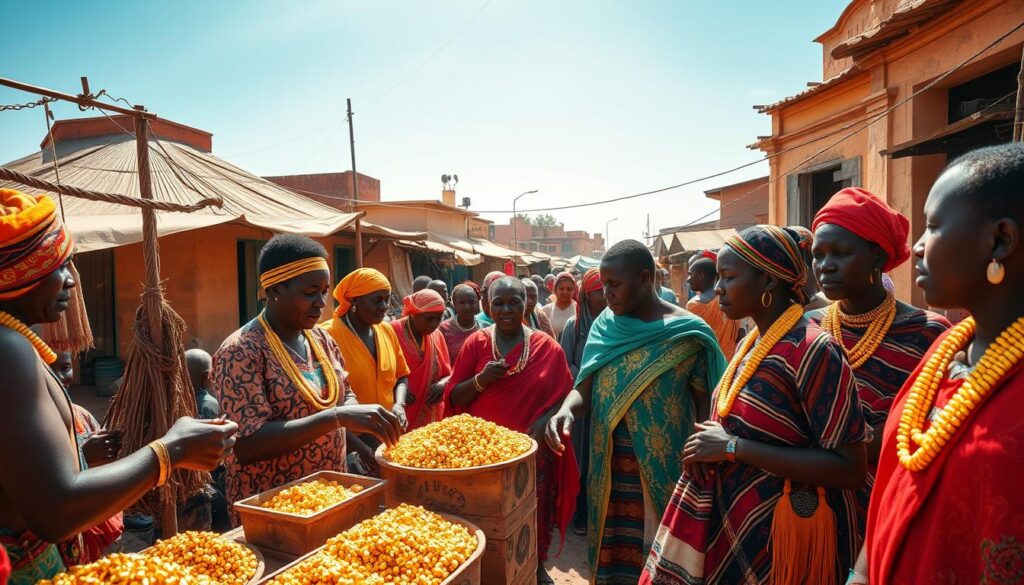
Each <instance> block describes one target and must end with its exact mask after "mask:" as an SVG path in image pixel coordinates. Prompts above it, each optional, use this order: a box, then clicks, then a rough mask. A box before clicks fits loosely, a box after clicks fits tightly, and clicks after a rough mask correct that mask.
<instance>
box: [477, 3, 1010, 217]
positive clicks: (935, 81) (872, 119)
mask: <svg viewBox="0 0 1024 585" xmlns="http://www.w3.org/2000/svg"><path fill="white" fill-rule="evenodd" d="M1022 28H1024V22H1022V23H1020V24H1018V25H1017V26H1015V27H1013V28H1012V29H1011V30H1009V31H1008V32H1006V33H1004V34H1003V35H1000V36H999V37H998V38H996V39H995V40H994V41H992V42H991V43H989V44H988V45H986V46H985V47H983V48H982V49H981V50H979V51H978V52H976V53H974V54H973V55H971V56H969V57H967V58H966V59H964V60H963V61H961V62H960V63H959V64H957V65H956V66H954V67H953V68H952V69H948V70H947V71H945V72H944V73H943V74H942V75H940V76H939V77H936V78H935V79H933V80H932V81H931V82H929V83H928V84H927V85H925V86H924V87H922V88H920V89H918V90H917V91H915V92H914V93H912V94H910V95H909V96H907V97H905V98H903V99H902V100H900V101H899V102H897V103H895V104H893V105H892V106H890V107H888V108H886V109H885V110H882V111H881V112H880V113H878V114H876V115H875V116H873V117H869V118H865V119H864V120H861V121H859V122H853V123H850V124H847V125H845V126H843V127H841V128H838V129H836V130H834V131H832V132H829V133H828V134H825V135H823V136H820V137H817V138H813V139H811V140H808V141H806V142H803V143H800V144H797V145H794V146H791V147H789V148H786V149H783V150H781V151H778V152H774V153H771V154H769V155H766V156H764V157H762V158H761V159H759V160H756V161H753V162H750V163H747V164H744V165H740V166H738V167H733V168H732V169H729V170H726V171H722V172H719V173H714V174H712V175H708V176H705V177H701V178H699V179H692V180H690V181H686V182H683V183H679V184H677V185H672V186H670V187H664V188H661V189H655V190H653V191H645V192H643V193H636V194H633V195H625V196H621V197H615V198H612V199H605V200H602V201H591V202H589V203H580V204H576V205H564V206H560V207H547V208H537V209H523V210H517V211H520V212H522V213H532V212H537V211H563V210H566V209H578V208H583V207H592V206H595V205H604V204H606V203H615V202H617V201H624V200H627V199H635V198H637V197H644V196H646V195H653V194H656V193H662V192H664V191H669V190H672V189H678V188H680V187H684V186H686V185H692V184H694V183H699V182H701V181H705V180H707V179H712V178H715V177H720V176H722V175H726V174H729V173H733V172H735V171H738V170H740V169H743V168H746V167H749V166H753V165H755V164H757V163H760V162H763V161H766V160H769V159H771V158H774V157H778V156H780V155H782V154H785V153H787V152H791V151H793V150H795V149H797V148H802V147H804V146H807V145H809V144H813V143H815V142H818V141H820V140H823V139H825V138H830V137H832V136H835V135H836V134H838V133H840V132H843V131H844V130H847V129H849V128H852V127H854V126H858V125H861V124H863V125H861V126H860V127H859V128H857V129H855V130H853V131H851V132H849V133H847V134H845V135H843V136H842V137H841V138H840V139H839V140H836V141H835V142H832V143H830V144H829V145H828V146H826V147H824V148H822V149H820V150H818V151H817V152H815V153H814V154H812V155H811V156H809V157H807V158H806V159H804V160H803V161H801V162H800V163H798V164H797V165H795V166H793V167H791V168H790V169H788V170H787V171H785V172H783V173H779V174H778V175H776V177H775V178H772V179H769V180H768V182H766V183H762V184H760V185H758V186H757V187H755V188H754V189H751V190H750V191H748V192H746V193H744V194H743V195H741V196H739V197H737V198H736V199H734V200H732V201H730V202H729V203H727V204H722V205H721V206H720V207H719V209H718V210H715V211H712V212H709V213H706V214H704V215H702V216H700V217H698V218H697V219H695V220H693V221H691V222H689V223H687V224H683V225H682V226H680V227H688V226H691V225H693V224H695V223H699V222H700V221H702V220H704V219H707V218H708V217H711V216H712V215H714V214H715V213H719V212H720V211H721V210H722V209H724V208H726V207H728V206H730V205H734V204H736V203H738V202H739V201H741V200H742V199H744V198H745V197H748V196H750V195H752V194H753V193H756V192H757V191H759V190H760V189H761V188H762V187H764V186H766V185H771V184H772V183H774V182H775V181H777V180H779V178H781V177H783V176H786V175H789V174H790V173H792V172H793V171H795V170H797V169H799V168H800V167H802V166H804V165H805V164H807V163H809V162H811V161H812V160H814V159H815V158H817V157H818V156H820V155H821V154H823V153H825V152H827V151H828V150H830V149H832V148H834V147H835V146H837V145H839V144H841V143H843V142H845V141H846V140H848V139H849V138H851V137H853V136H855V135H857V134H859V133H860V132H862V131H864V130H866V129H867V128H869V127H870V126H871V125H872V124H874V123H875V122H877V121H879V120H881V119H882V118H884V117H886V116H888V115H889V113H890V112H892V111H893V110H895V109H897V108H899V107H901V106H903V105H904V104H906V103H907V102H909V101H910V100H912V99H914V98H915V97H917V96H918V95H920V94H921V93H923V92H925V91H928V90H930V89H931V88H933V87H935V86H936V85H937V84H939V83H941V82H942V81H943V80H945V79H946V78H947V77H949V76H950V75H952V74H954V73H956V72H957V71H959V70H960V69H962V68H963V67H964V66H966V65H967V64H968V63H970V62H971V61H973V60H975V59H977V58H978V57H980V56H981V55H983V54H985V53H986V52H988V51H989V50H991V49H992V48H994V47H996V46H997V45H999V44H1000V43H1002V42H1003V41H1004V40H1006V39H1007V38H1008V37H1009V36H1010V35H1012V34H1014V33H1015V32H1017V31H1018V30H1020V29H1022ZM478 213H512V211H510V210H488V211H478Z"/></svg>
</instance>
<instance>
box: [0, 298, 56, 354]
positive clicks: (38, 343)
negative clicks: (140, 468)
mask: <svg viewBox="0 0 1024 585" xmlns="http://www.w3.org/2000/svg"><path fill="white" fill-rule="evenodd" d="M0 325H3V326H4V327H7V328H10V329H14V330H15V331H17V332H18V333H20V334H22V335H24V336H25V338H26V339H28V341H29V343H31V344H32V347H34V348H36V353H38V354H39V357H41V358H43V361H44V362H46V365H50V364H52V363H53V362H55V361H57V354H56V353H55V352H54V351H53V350H52V349H50V346H49V345H46V342H45V341H43V340H42V339H39V336H38V335H36V334H35V333H34V332H33V331H32V330H31V329H29V327H28V325H25V324H24V323H22V322H21V321H19V320H18V318H17V317H15V316H14V315H11V314H10V313H8V312H6V311H0Z"/></svg>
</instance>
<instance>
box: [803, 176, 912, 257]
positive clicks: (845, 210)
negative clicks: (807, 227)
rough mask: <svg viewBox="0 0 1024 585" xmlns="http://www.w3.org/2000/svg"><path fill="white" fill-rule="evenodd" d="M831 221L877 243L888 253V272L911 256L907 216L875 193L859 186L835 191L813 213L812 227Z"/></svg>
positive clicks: (816, 228)
mask: <svg viewBox="0 0 1024 585" xmlns="http://www.w3.org/2000/svg"><path fill="white" fill-rule="evenodd" d="M826 223H830V224H833V225H837V226H839V227H842V228H846V229H848V230H850V231H851V232H853V233H855V234H857V235H858V236H860V237H861V238H864V239H865V240H867V241H869V242H872V243H875V244H878V246H879V247H880V248H882V250H883V251H884V252H885V254H886V256H887V257H888V261H887V262H886V264H885V266H884V267H883V268H882V271H883V272H889V271H890V270H892V269H893V268H896V267H897V266H899V265H900V264H903V263H904V262H906V261H907V259H908V258H910V246H908V245H907V237H908V236H909V235H910V220H908V219H907V218H906V216H904V215H903V214H902V213H900V212H898V211H896V210H895V209H893V208H891V207H889V205H888V204H886V202H885V201H883V200H882V199H881V198H880V197H878V196H877V195H875V194H873V193H871V192H870V191H865V190H864V189H860V188H858V187H848V188H846V189H843V190H842V191H840V192H838V193H836V194H835V195H833V196H832V198H831V199H829V200H828V203H826V204H825V206H824V207H822V208H821V211H819V212H818V215H816V216H814V223H813V224H812V225H811V229H813V230H814V231H818V226H820V225H822V224H826Z"/></svg>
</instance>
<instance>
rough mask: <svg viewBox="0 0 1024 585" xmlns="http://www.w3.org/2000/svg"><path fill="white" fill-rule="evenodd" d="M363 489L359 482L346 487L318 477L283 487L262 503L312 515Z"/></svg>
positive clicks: (268, 506) (291, 512) (289, 511)
mask: <svg viewBox="0 0 1024 585" xmlns="http://www.w3.org/2000/svg"><path fill="white" fill-rule="evenodd" d="M361 491H363V486H361V485H358V484H353V485H352V486H351V487H345V486H343V485H341V484H340V483H338V482H336V481H330V480H323V479H317V480H313V481H307V482H305V483H300V484H298V485H293V486H292V487H290V488H286V489H283V490H281V491H280V492H278V493H277V494H275V495H274V497H273V498H271V499H269V500H267V501H266V502H263V503H262V504H260V505H261V506H262V507H264V508H267V509H269V510H274V511H275V512H287V513H289V514H298V515H300V516H312V515H313V514H316V513H317V512H319V511H321V510H324V509H326V508H329V507H331V506H333V505H334V504H337V503H339V502H344V501H345V500H347V499H349V498H351V497H352V496H354V495H356V494H358V493H359V492H361Z"/></svg>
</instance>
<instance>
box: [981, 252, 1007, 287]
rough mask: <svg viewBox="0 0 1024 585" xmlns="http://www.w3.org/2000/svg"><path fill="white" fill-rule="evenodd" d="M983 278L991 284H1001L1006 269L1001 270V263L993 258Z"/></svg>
mask: <svg viewBox="0 0 1024 585" xmlns="http://www.w3.org/2000/svg"><path fill="white" fill-rule="evenodd" d="M985 276H987V277H988V281H989V282H991V283H992V284H999V283H1001V282H1003V279H1004V278H1006V269H1005V268H1003V263H1002V262H1000V261H998V260H996V259H995V258H993V259H992V261H991V262H989V263H988V269H987V270H986V271H985Z"/></svg>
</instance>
